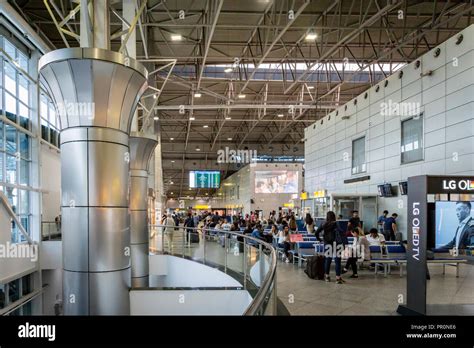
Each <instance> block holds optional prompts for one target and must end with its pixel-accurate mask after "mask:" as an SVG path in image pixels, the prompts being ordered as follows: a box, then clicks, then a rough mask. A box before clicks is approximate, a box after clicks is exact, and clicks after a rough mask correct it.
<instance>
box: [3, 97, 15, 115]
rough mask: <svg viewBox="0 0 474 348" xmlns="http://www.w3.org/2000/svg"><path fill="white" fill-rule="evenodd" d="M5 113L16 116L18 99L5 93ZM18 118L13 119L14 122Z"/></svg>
mask: <svg viewBox="0 0 474 348" xmlns="http://www.w3.org/2000/svg"><path fill="white" fill-rule="evenodd" d="M5 111H6V112H10V113H12V114H13V116H15V115H16V99H15V98H14V97H13V96H11V95H10V94H8V93H5ZM15 119H16V118H15V117H13V120H15Z"/></svg>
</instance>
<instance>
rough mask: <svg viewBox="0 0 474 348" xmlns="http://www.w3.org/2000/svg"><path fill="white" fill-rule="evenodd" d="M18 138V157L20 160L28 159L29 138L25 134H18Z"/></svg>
mask: <svg viewBox="0 0 474 348" xmlns="http://www.w3.org/2000/svg"><path fill="white" fill-rule="evenodd" d="M19 138H20V156H21V158H24V159H27V160H29V159H30V136H29V135H28V134H25V133H21V132H20V133H19Z"/></svg>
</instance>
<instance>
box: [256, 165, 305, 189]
mask: <svg viewBox="0 0 474 348" xmlns="http://www.w3.org/2000/svg"><path fill="white" fill-rule="evenodd" d="M255 193H298V172H297V171H287V170H272V171H256V172H255Z"/></svg>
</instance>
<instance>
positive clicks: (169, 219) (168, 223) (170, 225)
mask: <svg viewBox="0 0 474 348" xmlns="http://www.w3.org/2000/svg"><path fill="white" fill-rule="evenodd" d="M163 225H165V227H164V233H165V239H166V242H167V243H168V250H169V252H170V253H173V234H174V228H175V227H176V223H175V221H174V219H173V216H172V215H171V214H170V213H168V214H167V215H166V219H165V221H164V222H163ZM163 247H164V246H163Z"/></svg>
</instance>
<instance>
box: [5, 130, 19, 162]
mask: <svg viewBox="0 0 474 348" xmlns="http://www.w3.org/2000/svg"><path fill="white" fill-rule="evenodd" d="M5 138H6V142H5V150H6V151H7V152H8V153H10V154H13V155H14V154H16V152H17V146H16V145H17V144H16V128H15V127H13V126H10V125H8V124H7V125H5Z"/></svg>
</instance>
